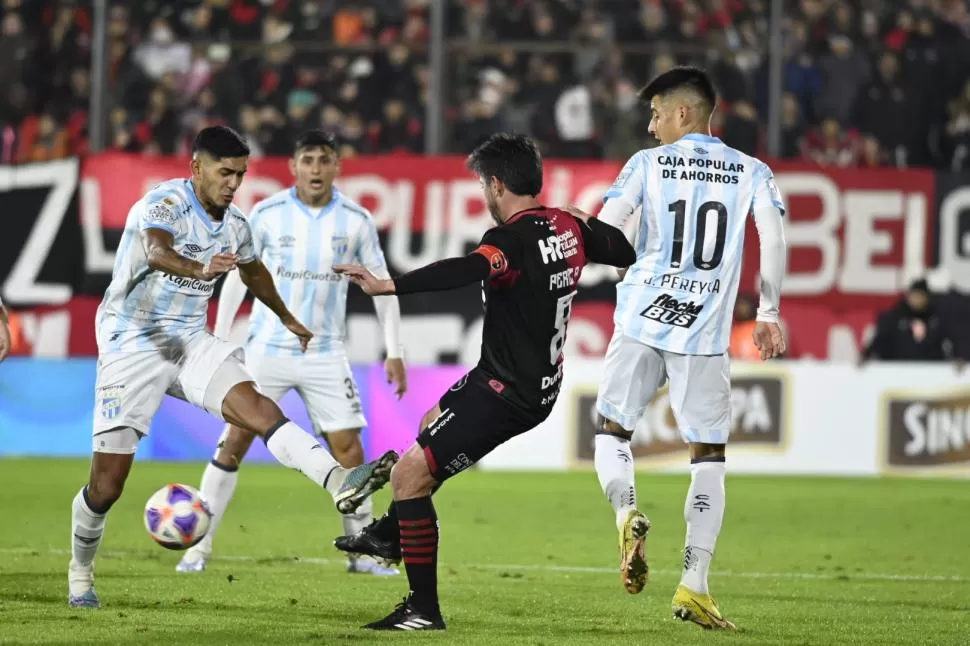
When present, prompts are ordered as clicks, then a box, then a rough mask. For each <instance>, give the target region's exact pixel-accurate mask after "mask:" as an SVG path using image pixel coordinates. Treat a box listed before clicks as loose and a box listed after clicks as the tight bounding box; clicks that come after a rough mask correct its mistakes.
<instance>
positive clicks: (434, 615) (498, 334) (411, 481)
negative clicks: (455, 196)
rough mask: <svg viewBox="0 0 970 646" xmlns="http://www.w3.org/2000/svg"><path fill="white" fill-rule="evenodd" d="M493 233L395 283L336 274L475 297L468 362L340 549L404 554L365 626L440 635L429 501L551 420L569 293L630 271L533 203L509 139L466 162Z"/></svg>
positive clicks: (596, 231)
mask: <svg viewBox="0 0 970 646" xmlns="http://www.w3.org/2000/svg"><path fill="white" fill-rule="evenodd" d="M468 168H469V169H470V170H471V171H472V172H474V173H475V174H476V175H478V176H479V178H480V179H481V183H482V192H483V193H484V196H485V202H486V204H487V205H488V210H489V213H491V215H492V218H493V219H494V220H495V223H496V226H495V227H494V228H492V229H490V230H489V231H488V232H486V233H485V235H484V237H483V238H482V241H481V243H480V244H479V246H478V248H477V249H475V251H473V252H472V253H471V254H469V255H467V256H465V257H462V258H449V259H447V260H442V261H440V262H436V263H434V264H431V265H428V266H427V267H422V268H421V269H417V270H415V271H412V272H410V273H407V274H404V275H403V276H400V277H398V278H395V279H393V280H387V279H383V280H382V279H379V278H376V277H375V276H374V275H373V274H372V273H371V272H369V271H368V270H367V269H366V268H364V267H360V266H351V265H341V266H338V267H335V269H336V270H337V271H339V272H341V273H344V274H346V275H348V276H349V277H350V279H351V280H352V281H353V282H354V283H355V284H357V285H360V287H361V288H362V289H363V290H364V292H365V293H367V294H370V295H378V294H395V293H396V294H413V293H416V292H429V291H436V290H445V289H454V288H456V287H462V286H464V285H470V284H472V283H477V282H481V283H482V289H483V292H484V300H485V322H484V328H483V330H482V352H481V360H480V361H479V363H478V366H477V367H475V368H474V369H472V370H471V371H470V372H469V373H468V374H467V375H465V376H464V377H462V378H461V379H460V380H459V381H458V383H456V384H455V385H454V386H452V387H451V388H450V389H449V390H448V392H446V393H445V394H444V395H443V396H442V398H441V400H440V401H439V403H438V405H437V406H436V407H435V408H434V409H432V410H431V411H429V412H428V413H427V414H426V415H425V416H424V419H423V420H422V423H421V427H422V430H421V433H420V434H419V436H418V439H417V442H416V443H415V444H414V445H413V446H412V447H411V448H410V449H409V450H408V451H407V452H406V453H405V454H404V455H403V456H402V457H401V461H400V462H398V464H397V466H396V467H395V468H394V470H393V471H392V472H391V485H392V487H393V492H394V502H393V503H392V504H391V506H390V508H389V509H388V512H387V515H385V516H384V517H383V518H381V519H380V520H379V521H376V522H375V523H374V524H372V525H370V526H369V527H367V528H365V529H364V530H362V531H361V532H359V533H358V534H356V535H354V536H343V537H341V538H339V539H338V540H337V542H336V545H337V547H338V548H340V549H342V550H344V551H347V552H351V553H358V554H367V555H369V556H375V557H379V558H386V557H387V556H388V555H391V556H394V555H398V558H400V556H403V560H404V567H405V570H406V571H407V576H408V584H409V586H410V589H411V592H410V594H409V595H408V596H407V597H406V598H405V599H404V601H403V602H402V603H401V604H399V605H398V606H397V608H396V609H395V610H394V611H393V612H391V614H389V615H388V616H387V617H385V618H384V619H381V620H379V621H375V622H374V623H371V624H368V625H366V626H364V627H365V628H370V629H374V630H441V629H444V628H445V622H444V620H443V619H442V616H441V610H440V608H439V605H438V574H437V563H438V518H437V516H436V514H435V509H434V504H433V503H432V501H431V495H432V493H433V492H434V490H435V489H436V488H437V487H438V486H440V485H441V483H443V482H444V481H445V480H447V479H448V478H450V477H452V476H455V475H457V474H459V473H461V472H462V471H464V470H465V469H467V468H468V467H470V466H471V465H473V464H475V463H476V462H477V461H479V460H480V459H481V458H482V457H484V456H485V455H487V454H489V453H490V452H491V451H492V450H493V449H495V447H497V446H499V445H500V444H502V443H504V442H506V441H508V440H510V439H512V438H513V437H515V436H516V435H520V434H522V433H525V432H526V431H529V430H530V429H532V428H534V427H535V426H537V425H538V424H539V423H540V422H542V421H543V420H544V419H546V417H547V416H548V415H549V412H550V411H551V410H552V407H553V405H554V404H555V403H556V397H557V395H558V394H559V388H560V384H561V380H562V362H563V356H562V348H563V344H564V342H565V339H566V327H567V325H568V324H569V315H570V311H571V304H572V300H573V297H574V296H575V295H576V285H577V284H578V282H579V277H580V275H581V274H582V271H583V267H584V265H585V264H586V263H587V262H598V263H604V264H608V265H613V266H616V267H626V266H628V265H630V264H632V263H633V261H634V259H635V257H634V251H633V247H631V246H630V243H629V242H627V240H626V238H625V237H624V236H623V232H621V231H620V230H619V229H615V228H613V227H611V226H608V225H605V224H603V223H601V222H598V221H596V220H595V219H588V218H587V217H586V216H585V215H584V214H583V215H582V217H577V216H574V215H572V214H571V213H569V212H567V211H563V210H560V209H553V208H546V207H544V206H542V205H541V204H540V203H539V201H538V199H536V196H537V195H538V194H539V193H540V191H541V190H542V160H541V158H540V156H539V151H538V150H537V149H536V147H535V144H534V143H533V142H532V141H530V140H529V139H528V138H526V137H523V136H518V135H506V134H499V135H494V136H492V137H491V138H490V139H489V140H488V141H487V142H485V143H484V144H482V145H481V146H480V147H479V148H477V149H476V150H475V151H474V152H473V153H472V154H471V156H470V157H469V158H468Z"/></svg>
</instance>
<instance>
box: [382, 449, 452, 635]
mask: <svg viewBox="0 0 970 646" xmlns="http://www.w3.org/2000/svg"><path fill="white" fill-rule="evenodd" d="M437 484H438V483H437V481H436V480H435V479H434V478H433V477H432V475H431V469H430V468H429V466H428V460H427V457H426V455H425V450H424V449H422V448H421V447H420V446H418V445H417V444H414V445H412V446H411V448H410V449H408V450H407V452H406V453H405V454H404V455H403V456H401V460H400V461H399V462H398V463H397V464H396V465H395V466H394V469H393V470H392V471H391V487H392V489H393V492H394V508H395V511H396V514H397V517H398V524H399V526H400V535H401V552H402V555H403V557H404V568H405V570H406V571H407V575H408V585H409V586H410V589H411V594H410V595H409V596H408V597H406V598H405V599H404V601H403V602H402V603H400V604H399V605H398V606H397V608H395V610H394V612H392V613H391V614H389V615H388V616H387V617H385V618H384V619H381V620H379V621H375V622H373V623H370V624H367V625H366V626H364V628H369V629H371V630H444V628H445V622H444V620H443V619H442V618H441V609H440V607H439V605H438V516H437V514H436V513H435V509H434V504H433V503H432V502H431V494H432V493H433V492H434V489H435V487H436V486H437Z"/></svg>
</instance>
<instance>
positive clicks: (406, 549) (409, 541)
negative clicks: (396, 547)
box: [395, 496, 441, 616]
mask: <svg viewBox="0 0 970 646" xmlns="http://www.w3.org/2000/svg"><path fill="white" fill-rule="evenodd" d="M395 507H396V508H397V515H398V523H399V525H400V527H401V554H402V555H403V557H404V569H405V570H406V571H407V574H408V585H409V586H410V587H411V605H412V606H413V607H414V608H415V609H416V610H418V611H419V612H422V613H424V614H427V615H431V616H438V615H440V614H441V609H440V608H439V607H438V515H437V514H435V511H434V504H432V502H431V496H426V497H424V498H413V499H411V500H401V501H399V502H398V503H397V504H396V505H395Z"/></svg>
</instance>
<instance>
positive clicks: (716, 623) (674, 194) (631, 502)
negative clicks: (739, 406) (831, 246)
mask: <svg viewBox="0 0 970 646" xmlns="http://www.w3.org/2000/svg"><path fill="white" fill-rule="evenodd" d="M641 98H642V99H643V100H644V101H646V102H649V104H650V110H651V121H650V132H651V133H652V134H654V135H655V136H656V137H657V138H658V139H659V140H660V143H661V144H662V145H660V146H658V147H656V148H652V149H649V150H641V151H640V152H638V153H637V154H635V155H634V156H633V157H632V158H631V159H630V161H628V162H627V164H626V165H625V166H624V167H623V170H622V171H621V172H620V174H619V176H618V177H617V179H616V182H615V183H614V184H613V186H612V187H611V188H610V189H609V191H608V192H607V193H606V196H605V202H606V203H605V204H604V206H603V210H602V211H601V213H600V219H602V220H603V221H604V222H606V223H607V224H612V225H614V226H619V227H622V226H623V224H624V223H625V222H626V221H627V220H628V219H629V217H630V216H631V215H632V214H633V212H634V211H635V210H636V209H637V207H640V208H641V212H640V216H639V226H638V232H637V240H636V245H635V246H636V251H637V261H636V263H635V264H634V265H633V266H632V267H630V268H629V270H628V271H627V272H626V273H625V276H624V278H623V280H622V281H621V282H620V284H619V285H617V290H616V291H617V305H616V312H615V315H614V324H615V331H614V333H613V338H612V340H611V341H610V345H609V347H608V349H607V351H606V359H605V377H604V381H603V383H602V384H601V385H600V389H599V395H598V398H597V402H596V408H597V411H598V413H599V414H600V415H601V416H602V418H603V424H602V427H601V429H600V430H599V433H598V434H597V436H596V452H595V465H596V472H597V475H598V476H599V481H600V484H601V485H602V487H603V491H604V492H605V493H606V496H607V498H609V500H610V503H611V504H612V505H613V508H614V509H615V511H616V524H617V528H618V530H619V531H620V552H621V570H622V574H623V582H624V585H625V586H626V588H627V590H628V591H629V592H631V593H634V594H635V593H637V592H640V590H642V589H643V586H644V585H645V583H646V580H647V562H646V554H645V550H644V539H645V537H646V534H647V531H648V529H649V527H650V525H649V522H648V521H647V519H646V517H645V516H644V515H643V514H642V513H640V512H639V511H638V510H637V506H636V489H635V486H634V464H633V455H632V453H631V451H630V439H631V438H632V436H633V429H634V428H635V427H636V423H637V420H638V419H640V417H641V415H642V414H643V412H644V410H645V409H646V407H647V405H648V403H649V402H650V400H651V398H652V397H653V395H654V394H655V393H656V391H657V390H658V389H659V388H660V387H661V386H662V385H663V384H664V382H666V381H667V380H669V382H670V405H671V408H672V409H673V412H674V416H675V418H676V420H677V424H678V426H679V427H680V430H681V434H682V435H683V437H684V441H685V442H687V443H689V445H690V459H691V469H690V471H691V485H690V489H689V491H688V494H687V502H686V506H685V508H684V517H685V520H686V522H687V539H686V543H685V552H684V553H685V557H684V569H683V574H682V577H681V583H680V585H679V586H678V588H677V591H676V594H675V596H674V600H673V610H674V614H675V616H677V617H679V618H680V619H684V620H689V621H693V622H695V623H698V624H701V625H702V626H704V627H707V628H729V627H733V624H731V623H730V622H729V621H727V620H725V619H724V618H723V617H722V616H721V614H720V612H719V611H718V609H717V606H716V605H715V604H714V602H713V601H712V600H711V597H710V595H709V593H708V587H707V572H708V568H709V566H710V562H711V557H712V555H713V552H714V545H715V542H716V541H717V536H718V533H719V532H720V529H721V521H722V519H723V517H724V498H725V496H724V474H725V450H724V449H725V444H726V443H727V441H728V435H729V434H730V432H731V382H730V375H729V370H728V358H727V354H726V352H727V348H728V343H729V337H730V333H731V318H732V313H733V310H734V300H735V298H736V296H737V290H738V281H739V279H740V273H741V258H742V248H743V244H744V229H745V221H746V220H747V217H748V214H749V213H753V214H754V220H755V224H756V225H757V229H758V236H759V238H760V241H761V303H760V308H759V310H758V323H757V327H756V329H755V331H754V342H755V344H756V345H757V346H758V348H759V349H760V350H761V357H762V358H763V359H768V358H771V357H775V356H778V355H779V354H781V353H783V352H784V350H785V341H784V338H783V336H782V333H781V329H780V328H779V327H778V307H779V301H780V294H781V280H782V275H783V273H784V270H785V238H784V233H783V229H782V217H783V215H784V211H785V207H784V204H783V203H782V199H781V196H780V194H779V193H778V189H777V188H776V187H775V183H774V179H773V176H772V173H771V170H770V169H769V168H768V166H766V165H765V164H764V163H762V162H760V161H759V160H757V159H754V158H753V157H749V156H748V155H745V154H743V153H741V152H739V151H737V150H734V149H733V148H730V147H728V146H726V145H724V143H723V142H721V140H720V139H717V138H716V137H712V136H711V134H710V125H709V124H710V119H711V115H712V113H713V111H714V107H715V102H716V95H715V91H714V86H713V84H712V83H711V80H710V78H709V77H708V75H707V74H706V73H705V72H704V71H702V70H699V69H696V68H675V69H673V70H670V71H668V72H666V73H664V74H661V75H660V76H658V77H657V78H656V79H654V80H653V81H652V82H651V83H650V84H649V85H647V86H646V87H645V88H644V89H643V91H642V92H641Z"/></svg>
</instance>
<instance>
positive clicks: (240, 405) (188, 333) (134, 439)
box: [68, 126, 397, 608]
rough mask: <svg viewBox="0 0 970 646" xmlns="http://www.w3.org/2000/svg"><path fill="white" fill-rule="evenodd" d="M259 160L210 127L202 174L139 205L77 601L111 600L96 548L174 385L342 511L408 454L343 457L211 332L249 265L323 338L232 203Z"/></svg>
mask: <svg viewBox="0 0 970 646" xmlns="http://www.w3.org/2000/svg"><path fill="white" fill-rule="evenodd" d="M248 159H249V147H248V146H247V145H246V142H245V141H243V139H242V138H241V137H240V136H239V135H238V134H237V133H235V132H234V131H232V130H231V129H229V128H225V127H221V126H217V127H212V128H205V129H203V130H202V131H200V132H199V134H198V135H197V136H196V138H195V141H194V142H193V145H192V162H191V169H192V177H191V178H190V179H173V180H169V181H167V182H162V183H161V184H159V185H157V186H155V187H154V188H153V189H152V190H150V191H149V192H148V194H147V195H145V197H143V198H142V199H140V200H139V201H138V202H136V203H135V205H134V206H133V207H132V208H131V211H130V212H129V214H128V220H127V222H126V225H125V232H124V234H123V235H122V237H121V243H120V245H119V247H118V255H117V259H116V261H115V266H114V272H113V276H112V280H111V284H110V285H109V286H108V291H107V293H106V294H105V297H104V300H103V301H102V303H101V306H100V307H99V308H98V315H97V323H96V328H97V336H98V352H99V355H98V371H97V378H96V395H95V396H96V400H95V411H94V442H93V445H94V446H93V451H94V455H93V457H92V460H91V472H90V477H89V481H88V484H87V485H85V486H84V487H83V488H82V489H81V490H80V491H79V492H78V494H77V496H75V498H74V503H73V505H72V512H71V537H72V547H71V555H72V558H71V562H70V565H69V566H68V588H69V594H68V603H69V605H71V606H72V607H78V608H97V607H99V605H100V604H99V601H98V596H97V594H96V593H95V591H94V556H95V554H96V553H97V550H98V546H99V545H100V544H101V537H102V536H103V534H104V524H105V519H106V518H107V514H108V510H109V509H111V506H112V505H113V504H114V503H115V502H116V501H117V500H118V498H119V497H120V496H121V491H122V489H123V488H124V485H125V481H126V480H127V479H128V473H129V471H130V470H131V465H132V462H133V461H134V457H135V450H136V449H137V448H138V442H139V440H141V438H142V437H144V436H145V435H147V434H148V431H149V428H150V426H151V421H152V418H153V417H154V416H155V413H156V412H157V411H158V407H159V406H160V405H161V403H162V398H163V397H164V396H165V395H166V394H169V395H172V396H174V397H178V398H180V399H184V400H185V401H188V402H191V403H192V404H194V405H196V406H198V407H199V408H202V409H205V410H206V411H208V412H210V413H212V414H213V415H216V416H218V417H220V418H221V419H224V420H226V421H227V422H229V423H231V424H235V425H236V426H239V427H241V428H243V429H245V430H246V431H247V432H249V433H253V434H256V435H259V436H261V437H262V438H263V441H265V442H266V446H267V447H268V448H269V450H270V452H271V453H272V454H273V456H274V457H276V459H277V460H279V461H280V462H281V463H283V464H285V465H286V466H288V467H291V468H294V469H298V470H299V471H300V472H302V473H303V474H305V475H306V476H307V477H309V478H310V479H311V480H313V481H314V482H315V483H317V484H318V485H320V486H322V487H324V488H325V489H327V491H328V492H330V494H331V495H332V496H333V499H334V501H335V502H336V504H337V508H338V510H339V511H340V512H341V513H349V512H351V511H353V510H354V509H356V508H358V507H359V506H360V505H361V503H363V501H364V499H365V498H367V496H369V495H370V494H371V493H373V492H374V491H375V490H376V489H378V488H379V487H381V486H383V485H384V484H385V483H386V482H387V479H388V477H389V473H390V468H391V466H392V465H393V464H394V462H395V460H396V458H397V456H396V455H395V454H394V453H393V452H388V453H386V454H385V455H383V456H381V458H380V459H378V460H375V461H374V462H371V463H369V464H365V465H363V466H359V467H357V468H354V469H345V468H343V467H341V466H340V465H339V464H338V463H337V461H336V460H334V459H333V456H331V455H330V454H329V453H327V451H325V450H323V449H322V447H321V446H320V444H319V443H318V442H317V440H316V439H315V438H314V437H313V436H312V435H310V434H309V433H306V432H305V431H303V430H302V429H300V428H299V427H298V426H296V425H295V424H293V423H292V422H290V421H289V420H288V419H286V417H284V416H283V413H282V412H281V411H280V409H279V407H278V406H277V405H276V404H275V403H274V402H273V400H271V399H269V398H268V397H266V396H264V395H262V394H260V393H259V391H258V390H256V387H255V384H254V383H253V379H252V377H251V376H250V375H249V373H247V372H246V369H245V368H244V366H243V363H242V351H241V350H240V349H239V348H237V347H236V346H234V345H232V344H230V343H227V342H225V341H222V340H220V339H217V338H216V337H214V336H212V335H210V334H208V333H207V332H206V331H205V323H206V310H207V307H208V303H209V298H210V297H211V296H212V290H213V287H214V285H215V281H216V279H217V278H218V277H219V276H220V275H221V274H224V273H226V272H229V271H233V270H237V269H238V271H239V272H240V274H241V275H242V280H243V282H244V283H245V284H246V285H247V286H248V287H249V289H250V291H252V292H253V294H254V295H255V296H256V298H258V299H259V300H260V301H262V302H263V303H265V304H266V306H267V307H268V308H269V309H270V310H272V312H273V313H274V314H275V315H276V316H278V317H279V318H280V321H281V322H282V325H284V326H285V327H286V329H287V330H288V331H289V332H290V333H292V334H294V335H296V336H297V337H298V338H299V339H300V345H301V347H302V348H303V349H306V347H307V345H308V344H309V343H310V342H311V341H312V339H313V334H312V333H311V332H310V331H309V330H307V329H306V328H305V327H304V326H303V325H302V324H301V323H300V322H299V321H297V319H296V318H295V317H294V316H293V314H292V313H290V311H289V310H288V309H287V308H286V305H285V304H284V303H283V300H282V299H281V298H280V295H279V294H278V293H277V291H276V287H275V286H274V285H273V278H272V276H271V275H270V273H269V272H268V271H267V270H266V267H265V266H264V265H263V263H262V262H260V260H259V258H258V257H257V256H256V252H255V250H254V248H253V240H252V233H251V231H250V228H249V224H248V223H247V221H246V219H245V218H244V217H242V214H241V213H240V212H239V210H238V209H236V208H235V207H233V206H232V198H233V195H234V194H235V192H236V190H237V189H238V188H239V185H240V183H241V182H242V179H243V176H244V175H245V173H246V169H247V165H248Z"/></svg>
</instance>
